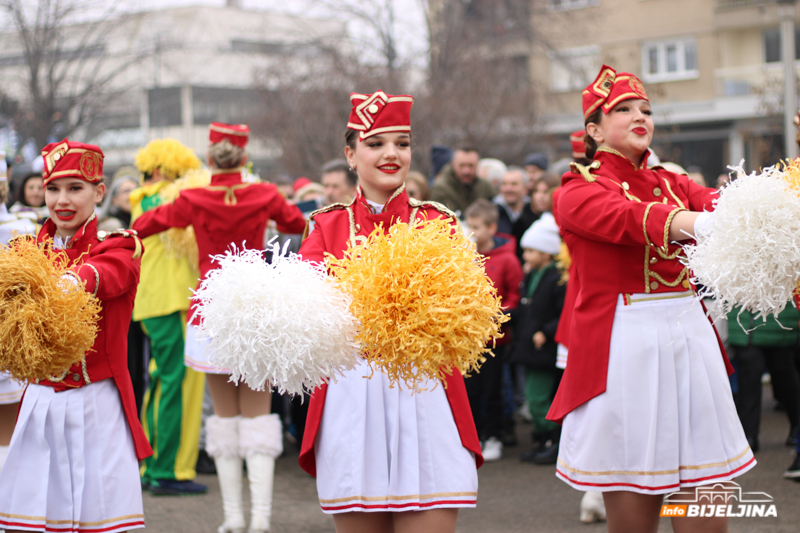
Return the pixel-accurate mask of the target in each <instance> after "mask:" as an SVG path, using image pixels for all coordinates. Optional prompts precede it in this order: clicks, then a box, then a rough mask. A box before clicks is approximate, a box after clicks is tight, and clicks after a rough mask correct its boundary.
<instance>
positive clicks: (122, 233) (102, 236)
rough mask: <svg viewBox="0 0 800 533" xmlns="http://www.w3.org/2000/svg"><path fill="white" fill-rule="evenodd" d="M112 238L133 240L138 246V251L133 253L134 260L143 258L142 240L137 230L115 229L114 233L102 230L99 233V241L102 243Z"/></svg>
mask: <svg viewBox="0 0 800 533" xmlns="http://www.w3.org/2000/svg"><path fill="white" fill-rule="evenodd" d="M112 237H126V238H132V239H133V241H134V242H135V244H136V249H135V250H134V252H133V258H134V259H139V258H140V257H142V240H141V239H140V238H139V234H138V233H137V231H136V230H135V229H115V230H114V231H105V230H100V231H98V232H97V240H98V241H100V242H103V241H105V240H106V239H110V238H112Z"/></svg>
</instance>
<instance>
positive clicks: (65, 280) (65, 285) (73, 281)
mask: <svg viewBox="0 0 800 533" xmlns="http://www.w3.org/2000/svg"><path fill="white" fill-rule="evenodd" d="M58 286H59V287H61V290H62V291H63V292H64V294H69V292H70V291H73V290H75V287H78V286H79V281H78V276H77V275H75V274H61V280H60V282H59V284H58Z"/></svg>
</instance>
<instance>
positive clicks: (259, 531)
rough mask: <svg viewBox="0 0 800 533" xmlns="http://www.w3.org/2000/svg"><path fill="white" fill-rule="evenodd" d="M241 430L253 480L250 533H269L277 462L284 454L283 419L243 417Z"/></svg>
mask: <svg viewBox="0 0 800 533" xmlns="http://www.w3.org/2000/svg"><path fill="white" fill-rule="evenodd" d="M239 431H240V440H239V444H240V449H241V454H242V455H243V456H244V457H246V458H247V477H248V480H249V481H250V533H267V532H268V531H269V521H270V518H271V517H272V482H273V480H274V478H275V459H276V458H277V457H278V456H280V454H281V453H282V452H283V430H282V428H281V420H280V417H278V415H262V416H257V417H255V418H242V419H241V422H240V424H239Z"/></svg>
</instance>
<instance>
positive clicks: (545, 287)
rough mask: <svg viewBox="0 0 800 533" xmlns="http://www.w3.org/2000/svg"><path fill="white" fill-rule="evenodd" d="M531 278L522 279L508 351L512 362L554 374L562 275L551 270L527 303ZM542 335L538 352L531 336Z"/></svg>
mask: <svg viewBox="0 0 800 533" xmlns="http://www.w3.org/2000/svg"><path fill="white" fill-rule="evenodd" d="M532 276H533V274H532V273H529V274H527V275H526V276H525V279H524V280H523V282H522V286H521V287H520V290H521V291H522V300H521V301H520V304H519V307H517V308H516V310H514V311H512V313H511V320H512V325H513V327H514V346H513V347H512V349H511V358H510V360H511V362H512V363H522V364H524V365H526V366H530V367H532V368H536V369H540V370H551V369H552V370H555V367H556V355H557V351H558V344H557V343H556V341H555V336H556V330H557V329H558V319H559V317H560V316H561V310H562V309H563V307H564V294H565V293H566V285H565V284H562V283H561V272H560V271H559V270H558V268H556V267H555V266H550V267H548V268H547V270H546V271H545V272H544V274H543V275H542V279H541V281H540V282H539V286H538V287H536V290H535V291H534V293H533V296H532V297H531V298H530V299H527V298H526V296H527V294H528V285H529V284H530V281H531V278H532ZM537 331H541V332H542V333H544V335H545V337H546V338H547V342H545V344H544V346H542V348H541V350H537V349H536V348H535V347H534V346H533V335H534V334H535V333H536V332H537Z"/></svg>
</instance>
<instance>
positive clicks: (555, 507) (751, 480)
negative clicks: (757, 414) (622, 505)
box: [145, 391, 800, 533]
mask: <svg viewBox="0 0 800 533" xmlns="http://www.w3.org/2000/svg"><path fill="white" fill-rule="evenodd" d="M767 392H768V394H767V395H766V397H770V396H771V392H769V391H767ZM765 406H766V410H765V412H764V416H763V419H762V429H761V451H760V452H759V453H758V454H757V455H756V458H757V459H758V462H759V464H758V466H756V468H754V469H753V470H751V471H750V472H748V473H747V474H745V475H744V476H742V477H740V478H738V481H739V482H740V483H741V485H742V490H743V491H759V492H766V493H768V494H770V495H771V496H773V497H774V498H775V504H776V506H777V510H778V517H777V518H739V519H733V520H732V521H731V532H732V533H749V532H761V531H764V532H769V533H797V531H799V530H800V483H795V482H791V481H787V480H785V479H783V478H782V477H781V475H782V474H783V471H784V470H785V469H786V467H787V466H789V464H790V463H791V460H792V453H791V449H790V448H787V447H785V446H784V445H783V442H784V439H785V438H786V433H787V432H788V426H787V423H786V417H785V415H784V414H783V413H780V412H776V411H774V410H773V402H772V401H771V400H768V401H766V402H765ZM518 429H519V431H518V432H519V436H520V438H521V440H522V442H523V445H521V446H519V447H517V448H511V449H509V448H507V449H506V452H507V453H506V456H505V458H504V459H503V460H502V461H500V462H497V463H488V464H486V465H485V466H484V467H482V468H481V469H480V470H479V473H480V492H479V496H478V507H477V508H476V509H469V510H462V511H461V513H460V515H459V522H458V532H459V533H478V532H491V533H494V532H498V533H517V532H519V533H523V532H524V533H530V532H538V531H542V532H549V533H561V532H573V531H577V532H582V533H583V532H585V533H592V532H600V531H605V526H604V524H592V525H585V524H582V523H581V522H580V521H579V520H578V504H579V502H580V498H581V495H582V493H580V492H577V491H575V490H573V489H571V488H569V487H568V486H567V485H566V484H565V483H563V482H561V481H559V480H557V479H556V478H555V476H554V472H555V467H554V466H549V467H544V466H533V465H528V464H523V463H520V462H519V460H518V458H517V457H518V454H519V453H520V451H522V450H525V449H526V446H527V445H528V442H529V439H528V433H530V426H527V425H519V426H518ZM288 449H289V450H290V453H287V454H286V455H285V456H284V457H282V458H281V459H280V460H279V461H278V465H277V470H276V472H277V473H276V478H275V500H274V511H273V529H272V531H273V533H333V532H334V528H333V521H332V519H331V518H330V517H328V516H326V515H324V514H323V513H322V511H320V509H319V505H318V503H317V501H316V488H315V485H314V480H313V479H312V478H311V477H309V476H308V475H306V474H305V472H303V471H302V470H300V467H299V466H297V452H296V450H295V449H294V448H292V447H289V448H288ZM199 481H200V482H202V483H206V484H208V485H209V489H210V490H209V494H207V495H205V496H198V497H186V498H170V497H161V498H155V497H153V496H151V495H150V494H149V493H148V494H145V516H146V520H147V531H148V532H151V533H175V532H196V533H204V532H208V533H214V532H216V530H217V526H218V525H219V524H220V523H222V504H221V502H220V495H219V485H218V484H217V480H216V477H214V476H201V477H200V479H199ZM245 497H246V498H248V496H247V495H246V496H245ZM660 531H671V528H670V523H669V520H668V519H662V523H661V529H660Z"/></svg>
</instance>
